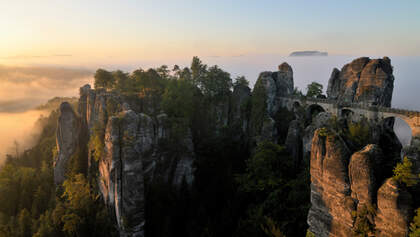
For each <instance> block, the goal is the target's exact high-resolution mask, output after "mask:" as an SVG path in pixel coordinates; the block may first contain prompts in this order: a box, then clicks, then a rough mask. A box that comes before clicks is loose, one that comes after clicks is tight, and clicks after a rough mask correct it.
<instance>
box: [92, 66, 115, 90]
mask: <svg viewBox="0 0 420 237" xmlns="http://www.w3.org/2000/svg"><path fill="white" fill-rule="evenodd" d="M94 78H95V82H94V86H95V88H96V89H98V88H105V89H112V88H113V87H114V86H115V78H114V77H113V75H112V73H111V72H108V71H106V70H104V69H98V70H96V72H95V76H94Z"/></svg>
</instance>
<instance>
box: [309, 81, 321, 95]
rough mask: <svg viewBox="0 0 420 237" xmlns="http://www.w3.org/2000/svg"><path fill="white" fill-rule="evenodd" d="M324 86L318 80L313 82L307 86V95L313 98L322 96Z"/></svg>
mask: <svg viewBox="0 0 420 237" xmlns="http://www.w3.org/2000/svg"><path fill="white" fill-rule="evenodd" d="M322 88H323V86H322V85H321V84H319V83H318V82H312V83H311V84H309V85H308V86H307V92H306V96H307V97H313V98H317V97H320V96H322Z"/></svg>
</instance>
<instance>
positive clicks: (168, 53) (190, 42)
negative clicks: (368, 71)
mask: <svg viewBox="0 0 420 237" xmlns="http://www.w3.org/2000/svg"><path fill="white" fill-rule="evenodd" d="M0 9H1V14H0V28H1V29H2V30H1V31H0V63H3V64H14V63H20V64H22V63H49V64H78V65H85V64H90V65H92V64H95V65H100V64H105V63H111V62H112V63H114V64H116V63H120V64H124V63H129V62H133V61H136V60H148V61H151V60H160V59H163V58H164V59H169V58H171V59H176V58H191V57H192V56H194V55H198V56H202V57H206V56H207V57H209V56H241V55H249V54H283V55H287V54H289V53H290V52H291V51H295V50H322V51H328V52H329V53H330V54H333V55H334V54H335V55H343V54H345V55H366V54H368V55H372V54H374V55H391V56H413V55H420V45H419V42H420V30H419V29H420V1H418V0H404V1H395V0H393V1H391V0H389V1H386V0H381V1H379V0H378V1H376V0H369V1H366V0H360V1H337V0H328V1H326V0H325V1H323V0H317V1H314V0H307V1H299V0H298V1H290V0H288V1H279V0H258V1H257V0H254V1H249V0H237V1H233V0H231V1H228V0H200V1H198V0H167V1H163V0H153V1H148V0H137V1H134V0H133V1H129V0H120V1H115V0H100V1H99V0H98V1H96V0H89V1H86V0H72V1H62V0H39V1H38V0H26V1H23V0H13V1H9V0H7V1H6V0H0Z"/></svg>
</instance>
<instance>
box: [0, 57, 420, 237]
mask: <svg viewBox="0 0 420 237" xmlns="http://www.w3.org/2000/svg"><path fill="white" fill-rule="evenodd" d="M241 86H242V87H248V86H249V82H248V81H247V79H246V78H245V77H242V76H241V77H237V78H235V79H232V78H231V75H230V74H229V73H228V72H226V71H224V70H223V69H221V68H219V67H218V66H207V65H205V64H203V63H202V62H201V60H200V59H199V58H198V57H194V58H193V60H192V63H191V65H190V66H189V67H185V68H180V67H179V66H177V65H175V66H174V67H173V68H172V69H169V68H168V67H167V66H165V65H164V66H161V67H158V68H154V69H148V70H143V69H138V70H135V71H133V72H131V73H126V72H123V71H120V70H117V71H107V70H104V69H98V70H97V71H96V73H95V82H94V87H95V89H102V90H107V91H113V92H115V93H118V94H120V95H122V96H124V97H125V98H127V99H129V100H132V101H138V103H137V104H138V105H139V107H140V110H142V111H144V112H145V113H147V114H149V115H151V116H156V115H157V114H158V113H161V111H164V112H165V113H166V114H167V115H168V117H169V118H171V119H172V120H173V121H178V122H177V123H176V124H180V123H179V121H182V123H181V124H184V126H186V127H189V128H191V130H192V135H193V143H194V149H195V152H196V155H197V158H196V160H195V163H194V167H195V172H194V183H193V185H192V188H187V187H184V188H181V190H174V189H173V187H171V186H170V185H167V184H165V183H158V182H157V183H153V184H150V185H148V186H147V190H146V205H145V208H146V210H145V212H146V213H145V215H146V227H145V236H196V237H211V236H235V237H245V236H256V237H258V236H261V237H263V236H271V237H280V236H305V235H307V236H310V233H307V228H308V226H307V223H306V221H307V220H306V218H307V212H308V210H309V207H310V174H309V160H303V162H301V163H300V164H296V162H295V161H294V160H295V159H294V158H293V157H292V155H291V154H290V152H289V151H288V150H287V149H286V147H285V145H284V142H285V141H284V138H285V137H286V135H287V130H288V127H289V123H290V122H291V121H292V120H293V119H294V116H295V115H294V113H293V112H290V111H288V110H286V109H281V110H280V111H279V112H278V114H276V117H277V118H279V119H278V120H279V121H281V122H280V123H278V124H277V129H278V133H279V137H280V138H281V139H279V140H278V141H276V142H272V141H262V142H259V143H256V144H254V143H253V142H250V140H249V139H246V138H244V136H243V135H241V134H242V133H241V132H240V130H241V128H240V125H239V124H231V125H229V126H221V128H220V129H216V127H217V128H219V127H220V126H218V124H217V123H218V120H217V118H216V117H215V113H214V108H215V106H217V105H218V104H220V103H224V102H226V101H229V98H230V96H231V94H232V93H233V89H234V88H235V87H241ZM259 86H260V85H258V84H257V85H255V87H254V90H256V93H257V92H258V87H259ZM295 94H297V95H301V96H309V97H322V96H323V95H322V85H320V84H318V83H315V82H314V83H312V84H311V85H308V92H307V94H306V95H303V94H302V92H300V91H298V90H295ZM144 98H147V100H145V99H144ZM263 98H264V97H263ZM251 100H254V101H248V102H247V103H244V104H243V105H241V109H243V111H244V112H245V113H249V117H250V118H251V120H252V119H254V120H260V119H264V118H261V108H259V107H258V105H259V104H264V103H265V102H264V99H261V98H258V97H252V98H251ZM251 105H253V106H251ZM73 106H74V108H75V111H77V109H76V108H77V104H76V105H73ZM108 106H109V107H110V109H109V110H110V111H115V110H116V109H115V107H119V106H122V105H119V104H109V105H108ZM53 107H55V108H53V109H52V111H51V113H50V115H49V116H47V117H42V118H40V119H39V121H38V123H39V124H40V125H41V126H42V133H41V134H40V135H39V137H38V138H37V142H36V144H35V145H34V146H33V147H32V148H30V149H27V150H25V151H16V152H15V154H9V155H7V158H6V161H5V162H4V164H2V166H1V168H0V236H17V237H29V236H35V237H47V236H51V237H52V236H118V231H117V229H116V227H115V220H114V218H113V216H112V215H111V214H110V210H109V209H108V208H107V207H106V206H105V204H104V202H103V200H102V197H101V194H100V191H99V188H98V182H97V178H98V174H97V172H96V173H95V172H91V171H90V167H88V164H87V151H84V150H80V151H79V152H77V153H76V154H75V155H74V156H73V157H72V159H71V166H70V167H69V168H68V170H67V174H66V177H67V178H66V180H65V181H64V183H63V184H62V185H60V186H58V187H56V186H55V185H54V181H53V164H54V158H55V156H56V153H57V147H56V133H57V131H56V129H57V120H58V116H59V111H58V105H54V106H53ZM251 129H252V128H251ZM181 130H182V128H181ZM215 130H217V131H218V132H214V131H215ZM365 130H366V129H364V128H363V126H360V125H357V126H356V125H355V127H353V130H351V131H353V132H352V133H349V134H350V135H351V136H352V137H353V138H354V139H356V141H355V143H356V144H357V143H364V141H360V139H363V136H361V134H364V133H366V132H365ZM238 134H239V135H238ZM357 138H359V140H357ZM89 139H90V140H89V141H88V142H87V143H86V144H88V145H89V146H92V147H94V148H95V149H94V150H95V154H94V156H97V157H98V159H99V157H100V156H101V151H102V150H103V146H104V134H101V133H100V129H98V131H97V132H93V135H92V136H90V138H89ZM166 143H167V144H166V147H167V149H168V151H171V152H174V153H176V152H177V149H179V148H178V147H177V146H176V141H171V140H169V141H166ZM407 167H408V168H407ZM395 174H396V179H398V180H400V181H401V182H411V181H412V180H413V179H412V178H410V177H411V176H410V175H412V174H411V173H410V164H409V161H405V163H401V164H399V166H397V167H396V168H395ZM407 177H409V178H407ZM406 180H408V181H406ZM419 214H420V213H419ZM419 229H420V218H419V217H418V216H417V217H415V218H414V222H413V224H412V231H413V233H415V232H416V231H417V232H416V233H419V232H420V230H419ZM413 236H418V235H413Z"/></svg>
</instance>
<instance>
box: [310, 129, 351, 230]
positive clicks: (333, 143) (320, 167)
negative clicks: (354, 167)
mask: <svg viewBox="0 0 420 237" xmlns="http://www.w3.org/2000/svg"><path fill="white" fill-rule="evenodd" d="M320 133H321V131H320V130H317V131H316V132H315V135H314V138H313V142H312V148H311V161H310V163H311V164H310V173H311V204H312V206H311V208H310V210H309V213H308V225H309V230H310V231H311V232H312V233H314V234H315V236H320V237H324V236H337V237H338V236H352V235H351V234H352V227H353V217H352V211H354V210H355V205H354V201H353V199H352V198H351V196H350V194H351V191H350V181H349V178H348V169H347V167H348V163H349V159H350V151H349V149H348V148H347V146H346V144H345V143H344V141H343V140H342V139H341V138H340V137H339V136H338V135H334V134H327V135H326V134H320Z"/></svg>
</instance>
